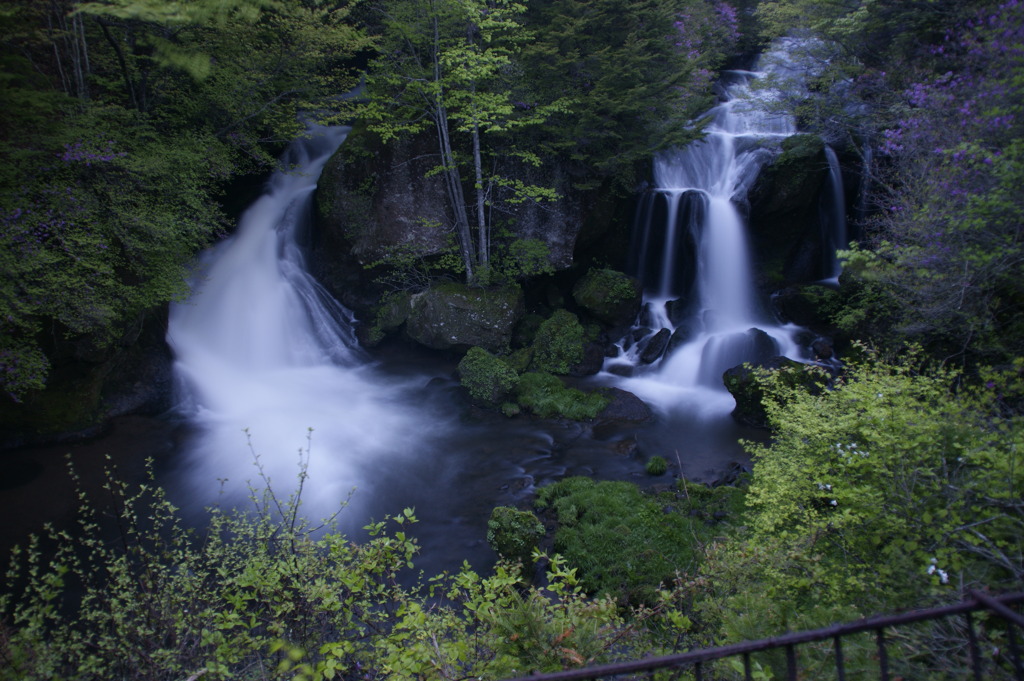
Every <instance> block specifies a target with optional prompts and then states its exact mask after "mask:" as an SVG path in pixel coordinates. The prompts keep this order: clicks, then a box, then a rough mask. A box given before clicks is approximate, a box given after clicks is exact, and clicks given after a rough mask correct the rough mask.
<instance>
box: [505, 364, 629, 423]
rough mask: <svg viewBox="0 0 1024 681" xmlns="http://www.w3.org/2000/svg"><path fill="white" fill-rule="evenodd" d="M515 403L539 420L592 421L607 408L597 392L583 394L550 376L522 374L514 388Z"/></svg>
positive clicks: (606, 399)
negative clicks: (556, 418) (560, 418)
mask: <svg viewBox="0 0 1024 681" xmlns="http://www.w3.org/2000/svg"><path fill="white" fill-rule="evenodd" d="M516 398H517V399H518V400H519V403H520V404H521V405H523V406H524V407H526V408H527V409H529V410H530V411H532V412H533V413H534V414H536V415H537V416H540V417H541V418H546V419H547V418H553V417H556V416H563V417H565V418H569V419H576V420H582V419H592V418H594V417H595V416H597V415H598V414H599V413H601V410H602V409H604V408H605V407H607V406H608V402H609V400H608V398H607V397H605V396H604V395H601V394H600V393H598V392H590V393H585V392H583V391H582V390H577V389H576V388H567V387H566V386H565V384H563V383H562V381H561V379H559V378H558V377H557V376H552V375H551V374H543V373H536V372H530V373H527V374H523V376H522V377H521V378H520V379H519V385H518V387H517V388H516Z"/></svg>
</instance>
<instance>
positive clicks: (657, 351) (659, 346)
mask: <svg viewBox="0 0 1024 681" xmlns="http://www.w3.org/2000/svg"><path fill="white" fill-rule="evenodd" d="M671 337H672V332H671V331H669V330H668V329H661V330H660V331H658V333H656V334H654V335H653V336H651V338H650V340H648V341H647V345H645V346H644V349H643V351H642V352H641V353H640V361H641V362H643V363H644V364H652V363H654V362H656V361H658V359H659V358H660V357H661V356H662V355H663V354H664V353H665V347H666V346H667V345H668V341H669V339H670V338H671Z"/></svg>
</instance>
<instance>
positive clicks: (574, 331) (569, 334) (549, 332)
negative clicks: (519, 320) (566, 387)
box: [532, 310, 584, 374]
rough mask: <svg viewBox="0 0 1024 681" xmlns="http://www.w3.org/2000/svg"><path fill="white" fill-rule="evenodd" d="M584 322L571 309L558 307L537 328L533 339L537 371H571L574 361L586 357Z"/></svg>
mask: <svg viewBox="0 0 1024 681" xmlns="http://www.w3.org/2000/svg"><path fill="white" fill-rule="evenodd" d="M583 345H584V333H583V326H582V325H581V324H580V322H579V320H578V319H577V318H576V315H574V314H573V313H571V312H568V311H567V310H555V313H554V314H553V315H551V317H550V318H548V319H547V320H545V321H544V322H543V323H542V324H541V325H540V328H539V329H538V330H537V335H536V336H535V337H534V339H533V364H532V368H533V369H534V370H535V371H544V372H547V373H551V374H567V373H569V370H570V369H571V368H572V365H573V364H578V363H579V362H581V361H583Z"/></svg>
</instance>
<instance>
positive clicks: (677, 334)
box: [665, 324, 693, 355]
mask: <svg viewBox="0 0 1024 681" xmlns="http://www.w3.org/2000/svg"><path fill="white" fill-rule="evenodd" d="M691 338H693V329H692V328H690V325H689V324H681V325H680V326H677V327H676V330H675V331H673V332H672V337H671V338H669V339H668V346H667V347H666V348H665V354H666V355H671V354H672V353H673V352H675V349H676V348H678V347H679V346H680V345H684V344H685V343H687V342H688V341H689V340H690V339H691Z"/></svg>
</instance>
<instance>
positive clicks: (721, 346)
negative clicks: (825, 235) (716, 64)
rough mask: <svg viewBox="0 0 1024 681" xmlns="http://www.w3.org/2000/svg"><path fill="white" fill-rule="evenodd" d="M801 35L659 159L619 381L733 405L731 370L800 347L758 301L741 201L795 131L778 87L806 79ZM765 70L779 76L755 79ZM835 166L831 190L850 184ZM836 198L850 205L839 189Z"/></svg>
mask: <svg viewBox="0 0 1024 681" xmlns="http://www.w3.org/2000/svg"><path fill="white" fill-rule="evenodd" d="M798 44H799V43H798V41H788V42H786V41H784V42H783V44H782V45H781V47H780V48H779V49H778V50H776V51H774V52H773V53H772V54H770V55H769V58H768V59H766V60H765V61H767V62H768V63H767V64H766V66H765V67H764V69H763V70H761V71H728V72H726V73H725V74H724V75H723V85H724V96H723V98H722V99H723V101H722V102H720V103H719V104H718V105H717V106H715V107H713V108H712V109H711V110H710V111H708V112H707V114H706V115H705V117H704V120H705V122H706V123H705V127H704V133H705V135H704V137H703V138H702V139H701V140H698V141H696V142H694V143H692V144H690V145H688V146H686V147H684V148H681V149H672V150H669V151H666V152H663V153H661V154H659V155H658V156H657V157H656V159H655V162H654V183H655V189H654V190H653V191H651V192H650V193H649V194H648V196H647V197H645V198H644V199H643V200H642V201H641V205H640V208H639V210H638V218H637V222H636V225H635V229H636V230H637V232H636V233H635V234H634V239H633V243H632V245H631V254H630V267H631V268H633V270H634V272H635V273H636V274H637V276H638V277H639V278H640V279H641V281H642V282H643V284H644V287H645V304H644V312H643V314H642V318H641V322H640V323H641V328H640V329H638V330H634V332H632V333H631V334H630V335H629V336H627V339H625V340H624V341H623V342H622V343H621V344H620V347H621V352H620V354H619V356H618V357H615V358H612V359H610V360H608V361H607V362H606V364H605V369H606V372H607V373H609V374H611V375H613V376H616V377H619V378H616V379H614V380H615V382H616V383H618V384H621V385H623V387H625V388H626V389H628V390H630V391H632V392H635V393H637V394H638V395H640V396H641V397H642V398H643V399H645V400H646V401H648V402H651V403H652V404H654V405H655V406H659V407H662V408H663V409H673V408H678V407H679V406H680V404H682V403H686V404H687V405H688V408H696V409H703V410H711V411H720V410H722V409H725V410H730V409H731V406H732V405H731V397H729V395H728V393H726V392H725V390H724V388H723V387H722V373H723V372H724V371H725V370H726V369H728V368H730V367H732V366H735V365H737V364H741V363H743V362H745V361H760V360H764V359H767V358H769V357H771V356H775V355H780V354H781V355H787V356H791V357H796V356H799V354H800V351H799V348H798V346H797V345H796V343H795V342H794V341H793V338H792V336H793V334H794V331H795V327H787V326H782V325H780V324H779V323H778V322H777V321H776V320H775V319H773V317H772V315H771V314H770V313H768V312H767V311H766V310H764V309H762V306H761V305H759V304H758V301H757V298H756V292H755V287H754V282H753V278H752V268H751V263H750V254H749V246H748V244H747V236H746V225H745V224H744V220H743V217H742V215H741V213H740V210H739V209H738V206H739V205H740V204H741V203H743V202H744V201H745V199H746V194H747V191H748V189H749V188H750V186H751V185H752V184H753V183H754V181H755V179H756V178H757V174H758V172H759V171H760V169H761V167H762V166H763V165H764V164H765V163H766V162H767V161H768V160H769V159H771V158H772V157H773V156H774V155H775V153H777V151H776V150H777V148H778V145H779V144H780V143H781V140H782V139H783V138H785V137H787V136H790V135H793V134H794V133H795V132H796V122H795V120H794V118H793V117H792V116H791V115H789V114H787V113H784V112H783V111H782V108H783V107H782V105H781V103H782V102H783V99H784V98H783V93H782V90H781V89H779V88H781V87H785V88H787V89H790V88H793V87H794V83H796V84H798V85H799V83H801V82H803V80H804V79H805V76H806V70H805V68H804V67H803V65H801V64H799V63H797V62H796V61H795V60H793V59H791V58H790V52H789V50H790V49H791V48H792V47H793V46H794V45H796V46H798ZM766 75H772V76H774V77H775V80H774V81H772V82H770V83H769V84H767V85H763V84H762V85H761V86H758V85H757V84H756V81H757V80H759V79H762V78H764V77H765V76H766ZM829 153H830V156H829V159H830V163H831V162H832V161H834V159H835V154H834V152H832V151H831V149H829ZM834 172H835V173H836V175H835V177H834V178H833V181H832V187H833V192H841V191H842V184H841V178H840V177H839V176H838V163H836V164H835V166H834ZM827 205H828V208H829V210H832V209H833V207H834V210H837V211H842V206H843V199H842V195H841V193H840V194H833V195H832V199H831V201H829V202H828V204H827ZM843 238H845V237H843ZM840 243H841V242H840ZM833 252H834V249H833ZM833 260H834V257H833ZM829 268H830V269H829V270H828V271H829V272H833V271H834V270H833V269H832V264H831V263H830V265H829ZM680 311H682V312H680ZM662 329H668V330H669V331H670V332H671V333H672V340H671V341H670V342H669V344H668V351H667V352H666V353H665V355H664V356H663V357H662V358H661V359H660V360H657V361H655V362H654V363H652V364H651V365H645V364H644V362H643V361H642V358H643V357H644V352H643V351H644V348H645V346H646V344H647V342H648V341H649V339H651V338H652V337H653V336H654V335H655V334H657V333H658V332H659V331H662ZM644 334H646V337H643V336H644ZM662 336H664V333H662ZM638 337H639V338H640V339H639V340H634V339H637V338H638ZM646 359H648V360H649V359H650V358H649V356H648V357H647V358H646ZM690 398H696V399H690Z"/></svg>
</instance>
